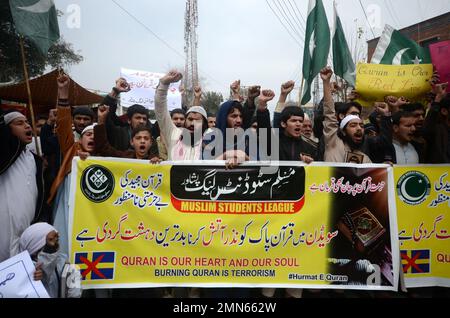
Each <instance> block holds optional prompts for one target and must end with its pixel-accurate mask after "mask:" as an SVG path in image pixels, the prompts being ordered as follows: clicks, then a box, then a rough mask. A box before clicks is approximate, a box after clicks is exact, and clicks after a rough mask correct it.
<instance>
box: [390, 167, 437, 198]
mask: <svg viewBox="0 0 450 318" xmlns="http://www.w3.org/2000/svg"><path fill="white" fill-rule="evenodd" d="M430 189H431V183H430V179H428V177H427V176H426V175H425V174H423V173H422V172H418V171H410V172H407V173H405V174H404V175H403V176H402V177H401V178H400V180H398V183H397V195H398V196H399V197H400V200H402V201H403V202H405V203H407V204H409V205H419V204H421V203H422V202H424V201H425V200H426V199H427V197H428V196H429V195H430Z"/></svg>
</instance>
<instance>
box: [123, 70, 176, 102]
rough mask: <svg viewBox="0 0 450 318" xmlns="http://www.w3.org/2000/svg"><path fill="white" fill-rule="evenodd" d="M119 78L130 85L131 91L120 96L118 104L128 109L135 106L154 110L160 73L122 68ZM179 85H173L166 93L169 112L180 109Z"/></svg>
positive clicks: (161, 75)
mask: <svg viewBox="0 0 450 318" xmlns="http://www.w3.org/2000/svg"><path fill="white" fill-rule="evenodd" d="M120 76H121V77H123V78H124V79H126V80H127V82H128V83H129V84H130V88H131V91H129V92H128V93H122V94H120V104H121V105H122V106H123V107H130V106H133V105H135V104H139V105H142V106H144V107H145V108H147V109H150V110H154V109H155V91H156V88H157V87H158V84H159V80H160V79H161V78H162V77H163V76H164V74H162V73H152V72H146V71H137V70H130V69H126V68H122V69H121V72H120ZM179 89H180V83H173V84H171V85H170V87H169V91H168V93H167V107H168V109H169V110H173V109H176V108H181V93H180V90H179Z"/></svg>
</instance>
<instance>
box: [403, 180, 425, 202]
mask: <svg viewBox="0 0 450 318" xmlns="http://www.w3.org/2000/svg"><path fill="white" fill-rule="evenodd" d="M412 178H414V176H410V177H408V178H406V179H405V181H403V183H402V186H401V189H400V191H401V193H402V195H403V196H404V197H405V199H406V200H408V201H411V202H414V201H417V199H418V198H419V197H417V198H414V197H412V196H410V195H409V194H408V191H406V184H407V183H408V181H409V180H410V179H412ZM419 183H421V182H420V181H419Z"/></svg>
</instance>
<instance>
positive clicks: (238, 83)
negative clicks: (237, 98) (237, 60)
mask: <svg viewBox="0 0 450 318" xmlns="http://www.w3.org/2000/svg"><path fill="white" fill-rule="evenodd" d="M230 89H231V91H232V92H233V94H236V95H237V94H239V93H240V91H241V80H237V81H234V82H233V83H232V84H231V85H230Z"/></svg>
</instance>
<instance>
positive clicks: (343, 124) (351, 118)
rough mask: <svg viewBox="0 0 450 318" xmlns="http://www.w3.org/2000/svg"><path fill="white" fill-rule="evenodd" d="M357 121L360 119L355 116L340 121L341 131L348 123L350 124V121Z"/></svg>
mask: <svg viewBox="0 0 450 318" xmlns="http://www.w3.org/2000/svg"><path fill="white" fill-rule="evenodd" d="M356 119H357V120H358V121H361V118H359V117H358V116H355V115H348V116H347V117H345V118H344V119H343V120H342V121H341V126H340V127H341V130H342V129H344V128H345V126H347V124H348V123H349V122H351V121H352V120H356Z"/></svg>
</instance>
